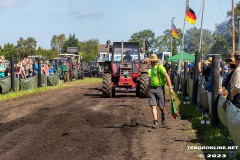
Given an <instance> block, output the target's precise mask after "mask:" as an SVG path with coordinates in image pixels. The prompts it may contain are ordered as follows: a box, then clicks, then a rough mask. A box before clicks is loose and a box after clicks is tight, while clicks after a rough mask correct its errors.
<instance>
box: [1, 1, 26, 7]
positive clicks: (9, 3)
mask: <svg viewBox="0 0 240 160" xmlns="http://www.w3.org/2000/svg"><path fill="white" fill-rule="evenodd" d="M27 1H29V0H0V7H15V6H21V5H23V4H25V3H26V2H27Z"/></svg>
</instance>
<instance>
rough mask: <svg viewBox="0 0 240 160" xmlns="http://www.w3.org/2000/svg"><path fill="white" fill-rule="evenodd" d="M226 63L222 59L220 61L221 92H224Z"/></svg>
mask: <svg viewBox="0 0 240 160" xmlns="http://www.w3.org/2000/svg"><path fill="white" fill-rule="evenodd" d="M224 66H225V64H224V62H223V61H222V59H221V60H220V69H219V70H220V79H219V91H220V92H222V84H223V78H224Z"/></svg>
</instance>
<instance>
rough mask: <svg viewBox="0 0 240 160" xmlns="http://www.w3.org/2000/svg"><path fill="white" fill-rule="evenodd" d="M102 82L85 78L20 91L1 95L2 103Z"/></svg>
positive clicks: (97, 79)
mask: <svg viewBox="0 0 240 160" xmlns="http://www.w3.org/2000/svg"><path fill="white" fill-rule="evenodd" d="M100 82H102V78H84V79H83V80H77V81H73V82H68V83H61V84H59V85H57V86H46V87H41V88H36V89H33V90H27V91H18V92H11V93H7V94H2V95H0V101H6V100H12V99H15V98H19V97H22V96H26V95H30V94H35V93H40V92H46V91H49V90H52V89H59V88H64V87H68V86H70V85H72V84H75V83H78V84H80V85H84V84H89V83H100Z"/></svg>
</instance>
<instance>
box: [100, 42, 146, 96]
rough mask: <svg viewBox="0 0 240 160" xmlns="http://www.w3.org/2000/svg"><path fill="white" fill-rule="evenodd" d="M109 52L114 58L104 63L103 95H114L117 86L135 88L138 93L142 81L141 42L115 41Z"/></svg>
mask: <svg viewBox="0 0 240 160" xmlns="http://www.w3.org/2000/svg"><path fill="white" fill-rule="evenodd" d="M109 52H110V53H111V54H112V59H111V61H107V62H105V64H104V74H103V96H104V97H112V96H114V95H115V88H120V89H121V88H126V89H134V88H135V89H136V94H137V95H138V93H140V83H141V82H140V74H141V72H140V66H141V62H140V49H139V43H138V42H114V43H113V45H112V47H111V48H110V49H109ZM147 78H148V77H147ZM144 83H145V82H144ZM144 86H145V84H144Z"/></svg>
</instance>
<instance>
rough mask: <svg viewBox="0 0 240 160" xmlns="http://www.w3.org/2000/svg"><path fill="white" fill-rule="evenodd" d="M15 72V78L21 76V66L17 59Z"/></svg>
mask: <svg viewBox="0 0 240 160" xmlns="http://www.w3.org/2000/svg"><path fill="white" fill-rule="evenodd" d="M15 68H16V73H15V75H16V78H22V77H21V75H22V74H21V73H22V70H21V69H22V66H21V62H20V61H19V60H17V64H16V67H15Z"/></svg>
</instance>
